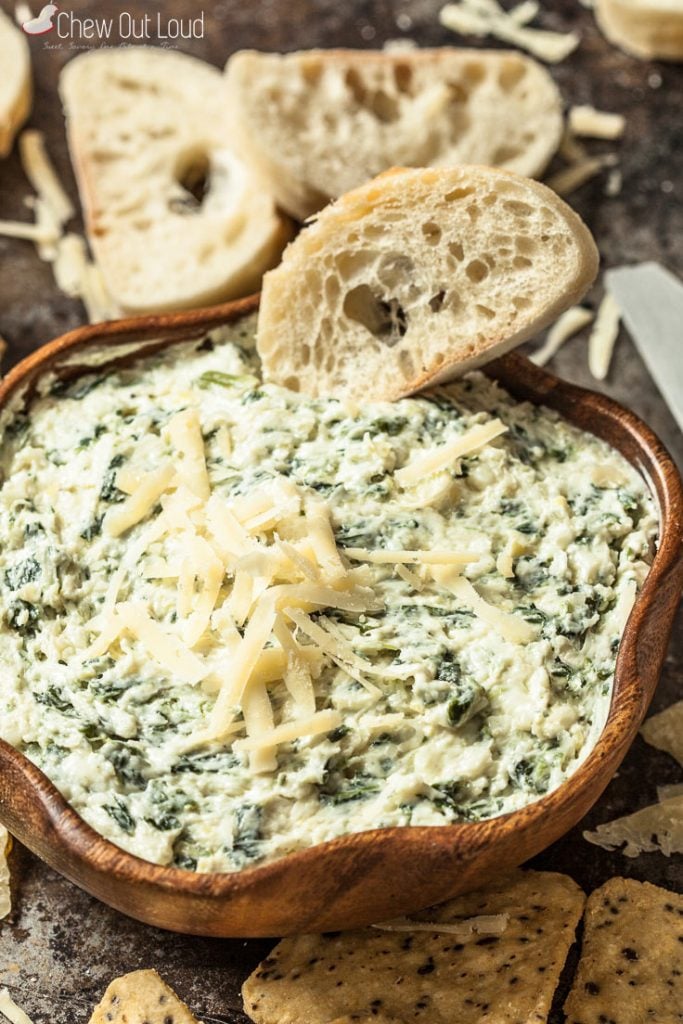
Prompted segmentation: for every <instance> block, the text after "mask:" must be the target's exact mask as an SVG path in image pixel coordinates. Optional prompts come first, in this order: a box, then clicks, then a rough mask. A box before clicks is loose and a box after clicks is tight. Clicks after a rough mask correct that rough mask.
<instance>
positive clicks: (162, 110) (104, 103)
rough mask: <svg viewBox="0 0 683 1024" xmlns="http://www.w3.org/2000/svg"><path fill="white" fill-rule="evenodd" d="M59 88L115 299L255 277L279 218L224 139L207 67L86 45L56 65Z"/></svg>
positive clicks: (242, 289)
mask: <svg viewBox="0 0 683 1024" xmlns="http://www.w3.org/2000/svg"><path fill="white" fill-rule="evenodd" d="M60 93H61V97H62V101H63V104H64V109H65V113H66V118H67V131H68V139H69V148H70V152H71V158H72V162H73V165H74V168H75V171H76V177H77V180H78V187H79V191H80V195H81V201H82V204H83V208H84V215H85V222H86V230H87V233H88V239H89V241H90V244H91V247H92V249H93V252H94V255H95V258H96V260H97V262H98V264H99V266H100V268H101V270H102V274H103V276H104V279H105V284H106V287H107V291H108V292H109V293H110V295H111V296H112V298H113V300H114V302H115V303H116V304H117V305H118V306H119V307H120V308H121V309H122V310H124V311H125V312H128V313H149V312H158V311H172V310H177V309H189V308H192V307H196V306H203V305H208V304H211V303H212V302H218V301H221V300H223V299H229V298H235V297H237V296H241V295H245V294H247V293H248V292H250V291H254V290H256V289H257V288H258V287H259V284H260V278H261V275H262V274H263V272H264V271H265V270H267V269H268V267H271V266H273V264H274V263H275V262H276V261H277V259H278V258H279V256H280V253H281V251H282V248H283V247H284V244H285V242H286V240H287V237H289V231H288V222H287V221H285V220H284V219H283V218H282V217H280V216H279V215H278V213H277V212H276V210H275V204H274V201H273V199H272V197H271V196H270V194H269V193H268V190H267V188H266V187H265V186H264V184H263V182H262V181H261V179H260V178H259V176H258V175H257V174H256V173H255V172H254V171H253V170H252V169H251V168H249V167H248V166H247V165H246V164H245V163H244V162H243V160H242V159H241V157H240V156H239V153H236V152H235V151H233V149H232V148H230V147H231V145H232V126H231V121H230V118H229V115H228V113H227V111H226V103H225V82H224V79H223V76H222V75H221V73H220V72H219V71H218V70H217V69H216V68H213V67H211V66H210V65H208V64H204V63H203V62H202V61H199V60H196V59H195V58H194V57H189V56H187V55H186V54H182V53H178V52H176V51H172V50H161V49H152V48H147V47H140V46H135V47H130V48H128V49H118V50H117V49H110V50H106V49H103V50H95V51H93V52H90V53H87V54H84V55H82V56H79V57H77V58H76V59H75V60H73V61H71V62H70V63H69V64H67V65H66V67H65V69H64V70H63V72H62V75H61V78H60ZM203 181H207V182H208V188H207V191H206V194H205V195H204V197H203V198H199V197H195V196H194V195H193V192H192V190H193V188H195V189H196V188H197V187H201V184H202V182H203Z"/></svg>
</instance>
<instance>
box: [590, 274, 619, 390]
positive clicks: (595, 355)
mask: <svg viewBox="0 0 683 1024" xmlns="http://www.w3.org/2000/svg"><path fill="white" fill-rule="evenodd" d="M620 319H621V310H620V309H619V307H618V305H617V302H616V299H615V298H614V297H613V296H612V295H610V293H609V292H607V293H606V294H605V297H604V298H603V300H602V302H601V303H600V308H599V309H598V315H597V316H596V318H595V326H594V327H593V330H592V331H591V336H590V338H589V339H588V369H589V370H590V372H591V373H592V374H593V376H594V377H595V379H596V380H604V379H605V377H606V376H607V374H608V372H609V366H610V363H611V361H612V353H613V351H614V345H615V343H616V340H617V337H618V335H619V321H620Z"/></svg>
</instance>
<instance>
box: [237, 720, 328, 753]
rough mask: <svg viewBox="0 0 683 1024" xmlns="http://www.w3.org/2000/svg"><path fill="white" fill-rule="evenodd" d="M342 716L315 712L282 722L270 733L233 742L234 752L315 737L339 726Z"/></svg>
mask: <svg viewBox="0 0 683 1024" xmlns="http://www.w3.org/2000/svg"><path fill="white" fill-rule="evenodd" d="M341 721H342V716H341V714H340V713H339V712H338V711H331V710H328V711H317V712H316V713H315V714H314V715H311V717H310V718H307V719H304V718H299V719H296V720H295V721H293V722H283V724H282V725H278V726H277V728H275V729H273V731H272V732H270V733H263V734H262V735H261V736H260V737H258V739H257V738H251V737H250V738H248V739H244V740H235V743H234V744H233V746H234V747H235V749H236V750H247V751H251V750H260V749H263V748H268V747H274V746H277V745H278V744H280V743H291V741H292V740H297V739H299V738H300V737H302V736H317V735H319V734H320V733H322V732H330V730H332V729H336V728H337V726H339V725H341Z"/></svg>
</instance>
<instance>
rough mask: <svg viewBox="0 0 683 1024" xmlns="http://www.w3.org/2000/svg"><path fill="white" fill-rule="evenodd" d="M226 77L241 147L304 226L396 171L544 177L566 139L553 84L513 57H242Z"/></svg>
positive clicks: (438, 53) (450, 52)
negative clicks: (498, 171) (488, 168)
mask: <svg viewBox="0 0 683 1024" xmlns="http://www.w3.org/2000/svg"><path fill="white" fill-rule="evenodd" d="M227 80H228V86H229V93H230V98H231V105H232V108H233V113H234V115H235V123H236V125H237V128H238V130H239V138H240V145H241V146H242V147H243V148H244V152H245V153H249V154H250V155H251V158H252V161H253V162H254V164H255V165H256V166H257V167H259V168H260V169H261V170H262V171H263V172H264V173H265V175H266V177H267V179H268V181H269V182H270V186H271V188H272V189H273V191H274V194H275V196H276V198H277V200H278V203H279V204H280V205H281V206H282V208H283V209H285V210H287V211H288V212H289V213H291V214H292V215H293V216H294V217H297V218H299V219H300V220H303V219H305V218H306V217H308V216H309V215H310V214H312V213H314V212H316V211H317V210H319V209H321V208H322V207H323V206H324V205H325V204H326V203H327V202H328V200H329V199H334V198H336V197H337V196H340V195H342V194H343V193H344V192H348V191H349V190H350V189H353V188H356V187H357V186H359V185H362V184H363V182H365V181H367V180H368V179H369V178H372V177H374V176H375V175H376V174H379V173H380V172H381V171H385V170H387V169H388V168H390V167H395V166H401V167H429V166H438V167H451V166H455V165H457V164H491V165H496V166H500V167H505V168H507V169H508V170H512V171H517V172H518V173H520V174H527V175H530V176H531V177H535V176H538V175H540V174H541V173H542V172H543V170H544V169H545V167H546V165H547V163H548V162H549V160H550V158H551V157H552V155H553V153H554V152H555V150H556V149H557V146H558V144H559V141H560V136H561V134H562V102H561V99H560V94H559V92H558V90H557V87H556V85H555V83H554V82H553V80H552V78H551V77H550V75H549V74H548V72H547V71H546V70H545V68H542V67H541V65H540V64H537V63H536V61H534V60H532V59H531V58H530V57H525V56H523V55H522V54H520V53H517V52H515V51H505V50H491V51H487V50H458V49H453V48H450V47H443V48H441V49H436V50H415V51H408V52H405V51H403V52H393V53H391V52H390V53H383V52H373V51H359V50H327V51H325V50H310V51H304V52H301V53H289V54H285V55H280V54H275V53H255V52H253V51H243V52H241V53H236V54H235V55H234V56H233V57H231V59H230V61H229V62H228V66H227Z"/></svg>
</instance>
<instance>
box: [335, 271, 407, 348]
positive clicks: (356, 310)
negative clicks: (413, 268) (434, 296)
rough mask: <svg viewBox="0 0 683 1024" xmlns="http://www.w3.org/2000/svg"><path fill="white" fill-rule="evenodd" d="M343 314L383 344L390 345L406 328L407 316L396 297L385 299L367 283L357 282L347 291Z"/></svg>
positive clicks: (400, 336)
mask: <svg viewBox="0 0 683 1024" xmlns="http://www.w3.org/2000/svg"><path fill="white" fill-rule="evenodd" d="M343 309H344V314H345V316H346V317H347V318H348V319H349V320H355V321H356V323H359V324H361V326H363V327H364V328H365V329H366V331H368V332H369V333H370V334H372V335H373V336H374V337H375V338H377V339H378V340H379V341H381V342H382V343H383V344H385V345H388V346H389V347H392V346H393V345H395V344H396V343H397V342H399V341H400V340H401V338H402V337H403V336H404V334H405V333H406V331H407V330H408V318H407V316H406V313H405V310H404V309H403V307H402V306H401V303H400V302H399V301H398V299H389V300H388V301H385V300H384V299H381V298H379V296H377V295H375V293H374V292H373V291H372V289H371V288H370V286H369V285H367V284H359V285H357V286H356V287H355V288H352V289H351V291H350V292H347V294H346V298H345V299H344V306H343Z"/></svg>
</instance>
